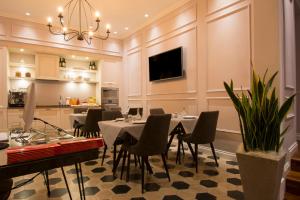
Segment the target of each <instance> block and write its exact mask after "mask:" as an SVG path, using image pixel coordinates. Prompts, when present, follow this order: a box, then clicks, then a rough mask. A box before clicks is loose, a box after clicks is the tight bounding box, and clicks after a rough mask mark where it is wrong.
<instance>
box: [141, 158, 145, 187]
mask: <svg viewBox="0 0 300 200" xmlns="http://www.w3.org/2000/svg"><path fill="white" fill-rule="evenodd" d="M141 164H142V167H141V172H142V173H141V174H142V178H141V181H142V193H144V171H145V166H144V157H143V156H142V162H141Z"/></svg>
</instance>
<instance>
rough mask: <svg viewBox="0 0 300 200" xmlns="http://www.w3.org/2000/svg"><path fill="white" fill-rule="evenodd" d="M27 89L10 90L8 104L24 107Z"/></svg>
mask: <svg viewBox="0 0 300 200" xmlns="http://www.w3.org/2000/svg"><path fill="white" fill-rule="evenodd" d="M25 96H26V92H25V91H21V90H18V91H11V90H10V91H9V94H8V106H9V107H24V104H25Z"/></svg>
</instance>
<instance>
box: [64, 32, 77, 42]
mask: <svg viewBox="0 0 300 200" xmlns="http://www.w3.org/2000/svg"><path fill="white" fill-rule="evenodd" d="M72 34H73V33H72ZM68 35H71V34H68ZM77 35H78V33H74V35H72V36H70V37H65V35H64V40H65V41H66V42H68V41H70V40H72V39H73V38H74V37H76V36H77Z"/></svg>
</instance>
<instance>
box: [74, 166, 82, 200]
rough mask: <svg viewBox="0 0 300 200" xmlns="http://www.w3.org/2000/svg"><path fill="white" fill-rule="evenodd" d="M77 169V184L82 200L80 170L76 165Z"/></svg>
mask: <svg viewBox="0 0 300 200" xmlns="http://www.w3.org/2000/svg"><path fill="white" fill-rule="evenodd" d="M75 169H76V175H77V184H78V188H79V193H80V200H82V193H81V183H80V178H79V169H78V166H77V163H75Z"/></svg>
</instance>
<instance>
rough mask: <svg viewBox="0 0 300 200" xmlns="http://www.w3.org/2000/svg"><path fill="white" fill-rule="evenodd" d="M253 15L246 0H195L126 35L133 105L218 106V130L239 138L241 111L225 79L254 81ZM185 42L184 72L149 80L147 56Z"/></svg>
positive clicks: (191, 109)
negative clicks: (234, 105)
mask: <svg viewBox="0 0 300 200" xmlns="http://www.w3.org/2000/svg"><path fill="white" fill-rule="evenodd" d="M250 18H251V10H250V2H249V1H247V0H228V1H223V0H207V1H196V0H191V1H189V2H188V3H187V4H185V5H183V6H182V7H180V8H178V9H177V10H174V11H173V12H172V13H169V14H168V15H167V16H165V17H163V18H161V19H159V20H158V21H155V22H154V23H153V24H151V25H149V26H147V27H145V28H143V29H142V30H140V31H138V32H136V33H135V34H133V35H132V36H130V37H129V38H127V39H126V40H125V42H124V69H125V72H126V73H124V76H125V77H124V86H125V87H126V88H127V94H126V97H127V98H128V106H143V107H144V109H146V111H148V110H149V108H153V107H163V108H164V109H165V110H166V111H167V112H181V111H182V110H183V108H184V109H185V110H186V111H187V112H188V113H189V114H194V115H198V114H199V113H200V112H201V111H206V110H219V111H220V118H219V122H218V130H219V131H218V136H220V137H222V135H226V138H230V137H231V138H237V137H238V138H240V136H239V134H240V131H239V125H238V120H237V114H236V111H235V109H234V107H233V105H232V103H231V101H230V99H229V98H228V96H227V95H226V92H225V90H224V86H223V81H230V80H231V79H232V80H233V81H234V83H235V86H236V87H235V88H236V89H235V90H236V91H239V90H240V89H241V87H242V88H243V89H248V88H249V87H250V86H249V83H250V77H251V76H250V71H251V65H250V63H251V62H250V60H251V20H250ZM180 46H182V47H183V66H184V71H185V72H184V78H181V79H174V80H168V81H160V82H149V74H148V73H149V70H148V68H149V66H148V57H150V56H152V55H155V54H158V53H161V52H164V51H167V50H170V49H173V48H176V47H180ZM228 135H229V137H228ZM237 141H240V140H237ZM233 150H234V148H233Z"/></svg>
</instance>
